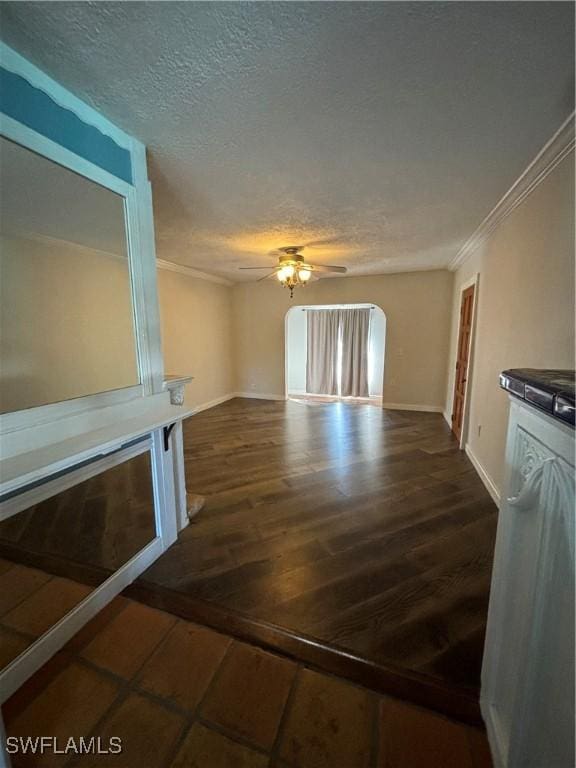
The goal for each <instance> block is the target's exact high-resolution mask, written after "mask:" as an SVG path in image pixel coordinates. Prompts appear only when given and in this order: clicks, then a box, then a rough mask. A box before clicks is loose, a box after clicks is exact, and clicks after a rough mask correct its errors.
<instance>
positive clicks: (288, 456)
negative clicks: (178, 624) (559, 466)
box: [134, 399, 496, 695]
mask: <svg viewBox="0 0 576 768" xmlns="http://www.w3.org/2000/svg"><path fill="white" fill-rule="evenodd" d="M184 440H185V461H186V478H187V487H188V490H189V491H190V492H194V493H199V494H202V495H203V496H205V497H206V499H207V501H206V506H205V507H204V509H203V510H202V511H201V512H200V513H199V515H198V516H197V518H195V519H194V521H193V522H192V523H191V524H190V526H189V527H188V528H187V529H186V530H185V531H183V533H182V534H181V535H180V537H179V540H178V542H177V543H176V544H175V545H173V546H172V547H171V548H170V549H169V550H168V551H167V552H166V553H165V554H164V555H163V556H162V557H161V558H160V559H159V560H158V561H157V562H156V563H155V564H154V565H153V566H152V567H151V568H150V569H149V570H148V571H146V572H145V574H144V575H143V577H142V578H141V580H140V582H139V585H140V589H141V595H140V596H141V597H142V595H145V594H146V593H147V591H148V592H150V590H152V592H153V590H154V588H157V589H158V591H159V592H161V593H162V594H163V595H166V594H173V595H177V596H178V600H179V601H180V602H179V605H180V606H182V605H185V604H186V599H188V600H189V601H190V606H192V605H193V604H194V601H200V602H202V603H204V604H208V605H212V606H213V607H214V609H215V610H216V609H218V610H220V612H222V611H225V612H226V611H228V612H230V615H231V616H233V615H234V616H244V617H247V618H249V619H250V620H253V621H255V622H268V623H269V624H271V625H275V626H276V627H279V628H285V629H286V630H287V631H288V632H289V633H291V634H294V635H301V636H302V637H304V638H312V639H316V640H318V641H319V642H320V643H322V644H325V645H328V646H331V647H334V648H337V649H340V650H345V651H348V652H350V653H351V654H354V655H355V656H356V657H359V658H361V659H365V660H366V661H367V662H370V663H372V664H378V665H383V666H388V667H391V668H393V669H395V670H399V671H400V672H402V671H403V670H404V671H405V672H406V674H407V675H408V676H410V675H412V676H420V677H422V678H426V679H430V681H431V682H433V683H434V684H438V685H440V686H444V688H446V686H448V688H449V687H450V686H453V687H454V690H455V691H456V690H460V691H461V690H470V691H471V692H472V693H473V694H474V695H476V691H477V688H478V684H479V671H480V665H481V656H482V645H483V638H484V631H485V622H486V612H487V603H488V591H489V582H490V572H491V565H492V552H493V546H494V537H495V530H496V508H495V506H494V504H493V502H492V500H491V499H490V497H489V495H488V494H487V492H486V490H485V489H484V486H483V485H482V483H481V481H480V479H479V478H478V476H477V475H476V473H475V471H474V469H473V468H472V466H471V464H470V462H469V460H468V459H467V457H466V456H465V455H464V453H463V452H461V451H459V450H458V449H457V445H456V441H455V439H454V437H453V436H452V435H451V433H450V430H449V428H448V426H447V424H446V423H445V421H444V420H443V418H442V416H441V415H439V414H429V413H416V412H405V411H403V412H400V411H387V410H382V409H380V408H375V407H373V406H370V405H350V404H342V403H332V404H324V403H322V404H305V403H298V402H290V401H288V402H272V401H263V400H247V399H235V400H232V401H229V402H227V403H224V404H223V405H220V406H218V407H216V408H213V409H211V410H209V411H206V412H203V413H200V414H198V415H196V416H194V417H192V418H190V419H188V420H187V421H186V422H185V424H184ZM137 590H138V586H137V587H136V591H135V592H134V594H136V593H137ZM144 599H146V598H144ZM190 610H192V609H191V608H190Z"/></svg>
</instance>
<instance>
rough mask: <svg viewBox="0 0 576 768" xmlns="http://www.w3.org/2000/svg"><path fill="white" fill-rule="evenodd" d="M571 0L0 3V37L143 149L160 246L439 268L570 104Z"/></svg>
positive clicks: (221, 263)
mask: <svg viewBox="0 0 576 768" xmlns="http://www.w3.org/2000/svg"><path fill="white" fill-rule="evenodd" d="M573 11H574V8H573V4H572V3H561V2H560V3H559V2H556V3H554V2H551V3H540V2H526V3H523V2H510V3H507V2H495V3H489V2H478V3H475V2H448V3H442V2H430V3H427V2H417V3H409V2H391V3H386V2H382V3H361V2H353V3H343V2H337V3H325V2H323V3H299V2H292V3H216V2H215V3H192V2H190V3H182V2H178V3H177V2H158V3H137V2H126V3H119V2H116V3H106V2H101V3H86V2H81V3H73V2H66V3H27V2H18V3H2V8H1V17H0V20H1V27H0V29H1V33H2V37H3V39H4V40H5V41H6V42H7V43H8V44H9V45H11V46H13V47H14V48H15V49H16V50H18V51H19V52H20V53H22V54H23V55H25V56H27V57H28V58H30V59H31V60H32V61H33V62H34V63H36V64H37V65H39V66H40V67H41V68H43V69H44V70H45V71H47V72H48V73H49V74H51V75H52V76H53V77H55V78H56V79H57V80H59V81H60V82H61V83H63V84H64V85H66V86H67V87H68V88H69V89H70V90H72V91H73V92H74V93H76V94H77V95H79V96H81V97H83V98H84V99H86V100H87V101H88V102H89V103H91V104H92V105H93V106H95V107H96V108H97V109H99V110H100V111H102V112H103V113H104V114H105V115H106V116H107V117H109V118H110V119H112V120H113V121H115V122H116V123H117V124H119V125H120V126H121V127H123V128H124V129H125V130H127V131H128V132H129V133H132V134H133V135H135V136H137V137H138V138H140V139H141V140H142V141H143V142H145V143H146V144H147V145H148V147H149V148H150V172H151V177H152V181H153V192H154V200H155V212H156V234H157V252H158V256H159V257H161V258H163V259H167V260H171V261H175V262H178V263H180V264H186V265H189V266H192V267H194V268H196V269H201V270H204V271H206V272H211V273H214V274H220V275H224V276H226V277H228V278H231V279H233V280H238V279H255V278H256V276H257V275H258V273H254V272H239V271H238V267H239V266H249V265H253V264H268V263H269V264H270V265H272V264H274V263H275V258H274V256H272V255H270V251H271V250H273V249H274V248H277V247H279V246H283V245H292V244H301V243H316V245H310V246H309V248H308V249H307V251H306V252H305V255H306V256H307V257H308V258H309V259H310V260H312V261H318V262H320V263H322V262H324V263H336V264H344V265H346V266H348V267H349V270H350V273H351V274H367V273H382V272H387V271H396V270H403V269H432V268H438V267H442V266H445V265H446V264H447V263H448V262H449V261H450V260H451V259H452V258H453V257H454V256H455V254H456V253H457V251H458V250H459V247H460V246H461V245H462V243H463V241H465V240H466V238H467V237H468V236H469V235H470V234H471V233H472V231H473V230H474V229H475V228H476V226H477V225H478V224H479V223H480V221H481V220H482V219H483V218H484V216H485V215H486V214H487V213H488V211H489V210H490V209H491V208H492V207H493V205H494V204H495V203H496V202H497V200H498V199H499V198H500V197H501V195H502V194H503V193H504V192H505V191H506V190H507V188H508V187H509V186H510V184H511V183H512V182H513V181H514V180H515V178H516V177H517V176H518V174H519V173H520V172H521V171H522V170H523V168H524V167H525V166H526V165H527V163H528V162H529V161H530V160H531V159H532V157H533V156H534V155H535V154H536V152H537V151H538V149H539V148H540V147H541V146H542V144H543V143H544V142H545V141H546V140H547V139H548V138H549V137H550V136H551V135H552V133H553V132H554V131H555V130H556V129H557V128H558V127H559V125H560V124H561V122H562V121H563V120H564V119H565V118H566V116H567V115H568V114H569V112H570V111H571V109H572V108H573V105H572V99H573V82H572V72H573V45H574V37H573V34H574V33H573V29H574V26H573Z"/></svg>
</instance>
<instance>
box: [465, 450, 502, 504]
mask: <svg viewBox="0 0 576 768" xmlns="http://www.w3.org/2000/svg"><path fill="white" fill-rule="evenodd" d="M464 450H465V451H466V456H468V458H469V459H470V461H471V462H472V466H473V467H474V469H475V470H476V472H477V473H478V475H479V477H480V480H482V482H483V483H484V485H485V486H486V490H487V491H488V493H489V494H490V496H492V501H493V502H494V504H496V506H497V507H499V506H500V491H499V490H498V488H497V487H496V484H495V483H494V481H493V480H492V478H491V477H490V475H489V474H488V472H486V470H485V469H484V467H483V466H482V464H481V463H480V462H479V461H478V459H477V458H476V456H475V455H474V452H473V451H472V449H471V448H470V446H469V445H467V446H466V447H465V448H464Z"/></svg>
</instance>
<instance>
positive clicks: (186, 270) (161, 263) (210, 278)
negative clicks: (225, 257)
mask: <svg viewBox="0 0 576 768" xmlns="http://www.w3.org/2000/svg"><path fill="white" fill-rule="evenodd" d="M156 266H157V267H158V269H166V270H168V271H169V272H178V273H180V274H181V275H187V276H188V277H195V278H196V279H197V280H206V281H207V282H209V283H218V284H219V285H227V286H232V285H234V283H233V282H232V281H231V280H226V278H225V277H217V276H216V275H209V274H208V273H207V272H200V271H199V270H198V269H192V267H186V266H184V264H176V263H175V262H173V261H165V260H164V259H156Z"/></svg>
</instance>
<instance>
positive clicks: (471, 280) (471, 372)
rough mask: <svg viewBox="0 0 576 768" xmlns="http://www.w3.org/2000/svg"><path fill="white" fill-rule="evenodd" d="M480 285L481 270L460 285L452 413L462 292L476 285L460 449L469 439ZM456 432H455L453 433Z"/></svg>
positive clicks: (451, 408)
mask: <svg viewBox="0 0 576 768" xmlns="http://www.w3.org/2000/svg"><path fill="white" fill-rule="evenodd" d="M479 285H480V272H475V273H474V274H473V275H472V277H470V278H469V279H468V280H466V281H465V282H463V283H462V284H461V285H460V286H459V287H458V308H457V312H458V328H457V330H456V338H455V347H454V350H455V355H454V359H453V361H452V372H453V374H454V378H453V380H452V388H451V393H450V397H451V400H450V411H449V413H450V414H452V412H453V410H454V387H455V384H456V363H457V362H458V339H459V338H460V308H461V307H462V294H463V293H464V291H466V290H467V289H468V288H472V287H474V298H473V299H472V325H471V328H470V345H469V348H468V371H467V375H466V391H465V393H464V405H463V408H462V432H461V433H460V442H459V444H458V447H459V448H460V450H461V451H462V450H464V448H465V447H466V444H467V441H468V427H469V424H468V417H469V412H470V391H471V389H472V379H473V375H474V342H475V338H476V316H477V307H478V289H479ZM450 429H452V418H450ZM452 434H454V433H452Z"/></svg>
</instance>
